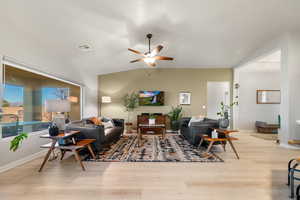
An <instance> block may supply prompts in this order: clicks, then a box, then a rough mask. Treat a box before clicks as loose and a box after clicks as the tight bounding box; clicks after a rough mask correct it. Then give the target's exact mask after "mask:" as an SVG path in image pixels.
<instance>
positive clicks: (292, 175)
mask: <svg viewBox="0 0 300 200" xmlns="http://www.w3.org/2000/svg"><path fill="white" fill-rule="evenodd" d="M297 166H298V163H296V164H295V165H294V166H293V168H292V169H291V172H290V173H291V174H290V184H291V186H290V189H291V195H290V198H294V196H295V193H294V182H295V179H294V173H295V170H294V169H295V168H296V167H297Z"/></svg>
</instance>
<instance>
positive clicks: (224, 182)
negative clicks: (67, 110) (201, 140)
mask: <svg viewBox="0 0 300 200" xmlns="http://www.w3.org/2000/svg"><path fill="white" fill-rule="evenodd" d="M235 135H236V136H237V137H238V138H240V140H239V141H235V144H236V147H237V150H238V152H239V154H240V157H241V159H240V160H237V159H236V158H235V155H234V153H233V152H232V150H231V149H230V147H229V146H227V152H225V153H224V152H222V148H221V147H220V148H217V150H218V151H220V153H218V155H219V156H221V157H222V158H223V159H224V160H225V163H99V162H98V163H96V162H87V163H85V166H86V169H87V171H85V172H83V171H81V168H80V166H79V165H78V164H77V163H75V161H74V159H73V158H71V157H69V158H67V159H66V160H63V161H61V162H60V161H52V162H48V163H47V164H46V166H45V168H44V171H43V172H42V173H38V168H39V166H40V163H41V161H42V158H39V159H36V160H34V161H32V162H29V163H27V164H25V165H23V166H20V167H17V168H15V169H13V170H10V171H8V172H5V173H2V174H0V199H1V200H69V199H70V200H71V199H72V200H79V199H80V200H81V199H82V200H125V199H126V200H127V199H130V200H140V199H143V200H150V199H158V200H160V199H161V200H169V199H170V200H189V199H191V200H196V199H197V200H199V199H201V200H216V199H222V200H248V199H249V200H250V199H251V200H253V199H254V200H270V199H276V200H286V199H288V192H289V190H288V187H287V186H286V181H287V180H286V175H287V169H286V168H287V166H286V165H287V161H288V160H289V159H291V158H293V157H298V156H300V151H298V150H288V149H284V148H281V147H278V146H277V145H276V144H275V143H274V142H273V141H267V140H263V139H259V138H255V137H252V136H250V135H249V134H247V133H238V134H235Z"/></svg>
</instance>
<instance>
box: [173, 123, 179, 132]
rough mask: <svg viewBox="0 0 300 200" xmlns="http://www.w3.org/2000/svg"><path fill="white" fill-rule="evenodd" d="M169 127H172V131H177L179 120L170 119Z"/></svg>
mask: <svg viewBox="0 0 300 200" xmlns="http://www.w3.org/2000/svg"><path fill="white" fill-rule="evenodd" d="M171 129H172V131H178V130H179V121H171Z"/></svg>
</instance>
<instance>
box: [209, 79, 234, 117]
mask: <svg viewBox="0 0 300 200" xmlns="http://www.w3.org/2000/svg"><path fill="white" fill-rule="evenodd" d="M221 102H224V104H225V105H229V104H230V82H228V81H225V82H217V81H214V82H207V117H208V118H211V119H218V115H217V113H218V112H219V111H220V103H221Z"/></svg>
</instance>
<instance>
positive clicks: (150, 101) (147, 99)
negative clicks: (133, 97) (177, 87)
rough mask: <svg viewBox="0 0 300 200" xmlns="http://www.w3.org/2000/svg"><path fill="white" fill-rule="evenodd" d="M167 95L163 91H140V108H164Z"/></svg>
mask: <svg viewBox="0 0 300 200" xmlns="http://www.w3.org/2000/svg"><path fill="white" fill-rule="evenodd" d="M164 99H165V95H164V92H163V91H140V93H139V105H140V106H163V105H164Z"/></svg>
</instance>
